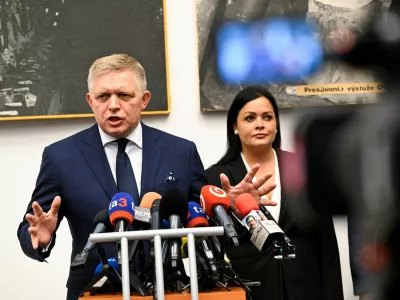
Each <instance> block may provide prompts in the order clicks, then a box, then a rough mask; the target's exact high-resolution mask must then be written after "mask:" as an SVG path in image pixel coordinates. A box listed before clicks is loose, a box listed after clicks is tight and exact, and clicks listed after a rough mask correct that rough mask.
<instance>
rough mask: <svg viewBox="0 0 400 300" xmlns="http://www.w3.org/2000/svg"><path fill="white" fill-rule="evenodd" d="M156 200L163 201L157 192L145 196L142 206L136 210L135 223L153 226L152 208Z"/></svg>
mask: <svg viewBox="0 0 400 300" xmlns="http://www.w3.org/2000/svg"><path fill="white" fill-rule="evenodd" d="M156 199H161V195H160V194H158V193H155V192H148V193H146V194H144V196H143V198H142V201H141V202H140V206H139V207H136V209H135V221H141V222H144V223H148V224H151V211H150V210H151V206H152V204H153V202H154V201H155V200H156Z"/></svg>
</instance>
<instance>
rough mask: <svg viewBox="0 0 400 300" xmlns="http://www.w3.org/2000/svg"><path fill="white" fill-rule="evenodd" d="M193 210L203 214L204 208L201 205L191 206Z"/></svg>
mask: <svg viewBox="0 0 400 300" xmlns="http://www.w3.org/2000/svg"><path fill="white" fill-rule="evenodd" d="M193 210H194V211H195V212H196V213H198V214H205V212H204V210H203V209H202V208H201V207H197V206H193Z"/></svg>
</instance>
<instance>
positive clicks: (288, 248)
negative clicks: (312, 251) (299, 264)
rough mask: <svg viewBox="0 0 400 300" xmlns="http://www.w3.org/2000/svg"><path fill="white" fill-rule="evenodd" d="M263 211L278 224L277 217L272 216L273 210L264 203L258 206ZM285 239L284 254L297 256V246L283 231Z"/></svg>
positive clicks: (290, 256)
mask: <svg viewBox="0 0 400 300" xmlns="http://www.w3.org/2000/svg"><path fill="white" fill-rule="evenodd" d="M258 207H259V209H260V210H261V212H262V213H263V214H264V216H266V217H267V219H268V220H270V221H273V222H275V224H277V225H278V222H276V220H275V218H274V217H273V216H272V214H271V212H270V211H269V210H268V209H267V208H266V207H265V206H264V205H259V206H258ZM283 239H284V243H285V247H284V251H285V250H286V252H285V253H284V256H287V257H289V258H296V249H295V246H294V245H293V243H292V241H291V240H290V239H289V237H288V236H287V235H286V233H283Z"/></svg>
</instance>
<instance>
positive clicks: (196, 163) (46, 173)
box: [18, 124, 206, 291]
mask: <svg viewBox="0 0 400 300" xmlns="http://www.w3.org/2000/svg"><path fill="white" fill-rule="evenodd" d="M142 128H143V134H142V136H143V164H142V179H141V195H140V198H141V197H142V196H143V195H144V194H146V193H147V192H157V193H159V194H161V195H163V194H164V193H165V192H166V191H167V190H169V189H171V188H179V189H180V190H182V191H183V192H184V193H185V194H186V196H187V198H188V201H199V197H200V191H201V188H202V187H203V186H204V185H205V184H206V178H205V176H204V167H203V164H202V162H201V160H200V157H199V154H198V152H197V148H196V146H195V144H194V143H193V142H190V141H188V140H185V139H182V138H179V137H176V136H173V135H170V134H168V133H165V132H162V131H160V130H157V129H154V128H151V127H148V126H146V125H144V124H142ZM170 172H172V173H173V175H174V177H175V180H174V181H169V182H168V181H167V182H165V179H166V178H167V177H168V175H169V173H170ZM118 192H119V191H118V190H117V186H116V184H115V181H114V178H113V176H112V173H111V169H110V167H109V164H108V161H107V158H106V155H105V152H104V148H103V144H102V142H101V138H100V134H99V129H98V126H97V124H96V125H94V126H92V127H91V128H89V129H86V130H84V131H81V132H79V133H77V134H75V135H73V136H71V137H68V138H66V139H64V140H61V141H59V142H56V143H54V144H52V145H50V146H48V147H46V148H45V150H44V152H43V158H42V164H41V167H40V172H39V176H38V178H37V182H36V187H35V189H34V192H33V195H32V200H31V202H30V203H29V205H28V208H27V212H28V213H32V201H37V202H38V203H39V204H40V205H41V207H42V208H43V210H45V211H48V210H49V209H50V206H51V203H52V201H53V199H54V197H55V196H57V195H59V196H60V197H61V207H60V210H59V217H58V224H57V228H58V227H59V225H60V222H61V220H62V219H63V218H64V217H65V218H66V219H67V220H68V223H69V227H70V231H71V235H72V239H73V244H72V253H71V259H73V257H75V255H76V254H77V253H79V252H80V251H82V249H83V247H84V245H85V244H86V242H87V240H88V237H89V234H90V233H91V232H92V231H93V219H94V217H95V216H96V214H97V213H98V212H99V211H100V210H102V209H104V208H108V205H109V203H110V200H111V198H112V197H113V195H115V194H116V193H118ZM28 228H29V223H28V222H27V221H26V219H25V218H24V219H23V221H22V222H21V224H20V225H19V228H18V238H19V241H20V244H21V247H22V250H23V251H24V253H25V254H26V255H27V256H29V257H30V258H33V259H36V260H38V261H43V260H44V259H45V258H46V257H48V256H49V255H50V251H51V249H52V248H53V247H54V244H55V240H56V234H54V235H53V240H52V243H51V245H50V248H49V251H48V252H47V254H46V255H43V254H41V253H39V251H35V250H33V247H32V243H31V238H30V235H29V232H28ZM105 250H106V255H107V257H112V256H115V252H114V244H113V243H109V244H107V245H105ZM92 252H93V253H96V251H92ZM99 263H100V260H99V257H98V256H97V255H96V254H94V255H93V256H92V257H91V258H90V260H88V261H87V264H86V266H85V268H83V269H79V270H70V273H69V278H68V282H67V288H68V289H71V290H75V291H76V290H79V291H81V290H83V289H84V287H85V286H86V285H87V284H88V283H89V282H90V280H92V278H93V277H94V270H95V268H96V266H97V265H98V264H99Z"/></svg>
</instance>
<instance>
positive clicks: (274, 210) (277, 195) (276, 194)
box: [240, 149, 281, 222]
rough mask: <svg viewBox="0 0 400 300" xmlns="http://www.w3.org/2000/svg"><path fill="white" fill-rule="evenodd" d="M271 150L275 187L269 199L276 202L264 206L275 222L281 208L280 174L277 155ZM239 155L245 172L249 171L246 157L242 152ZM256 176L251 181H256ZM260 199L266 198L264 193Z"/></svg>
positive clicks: (277, 219) (277, 220)
mask: <svg viewBox="0 0 400 300" xmlns="http://www.w3.org/2000/svg"><path fill="white" fill-rule="evenodd" d="M272 151H274V156H275V183H276V187H275V189H274V190H273V191H272V197H271V199H270V200H272V201H275V202H276V203H277V204H276V206H265V207H266V208H267V209H268V211H269V212H270V213H271V215H272V216H273V217H274V219H275V221H276V222H279V214H280V210H281V179H280V175H279V165H278V157H277V155H276V152H275V150H274V149H272ZM240 155H241V156H242V160H243V163H244V165H245V167H246V170H247V172H249V171H250V169H251V168H250V166H249V164H248V163H247V161H246V159H245V158H244V155H243V153H240ZM256 180H257V179H256V177H255V176H254V178H253V182H254V181H256ZM262 199H268V198H267V197H266V195H264V196H263V197H262Z"/></svg>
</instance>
